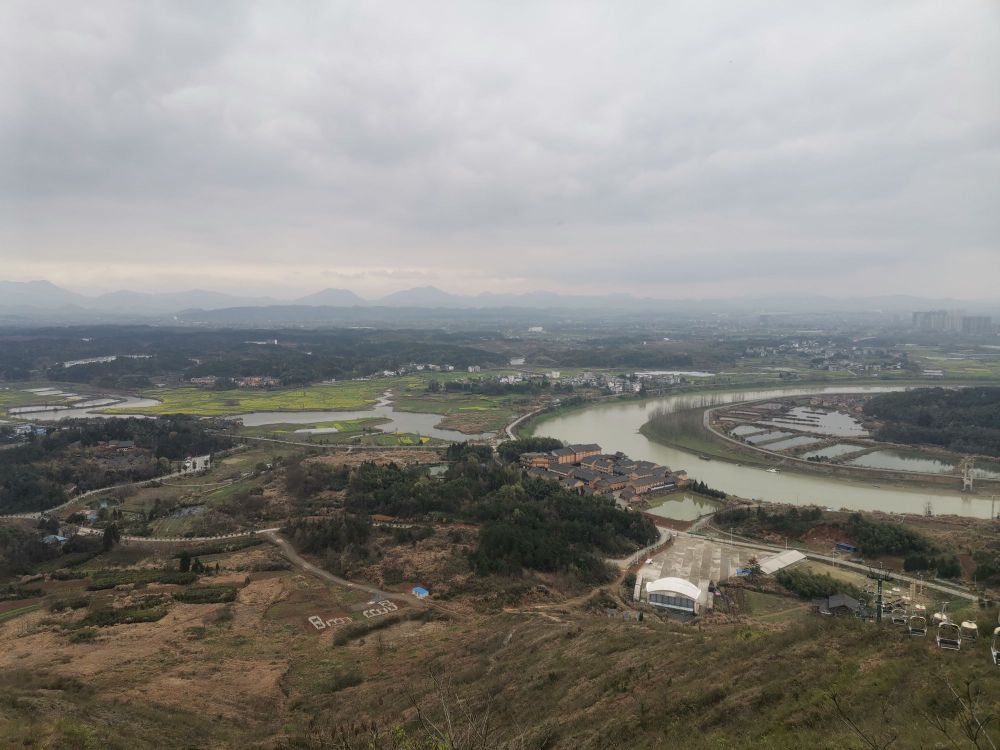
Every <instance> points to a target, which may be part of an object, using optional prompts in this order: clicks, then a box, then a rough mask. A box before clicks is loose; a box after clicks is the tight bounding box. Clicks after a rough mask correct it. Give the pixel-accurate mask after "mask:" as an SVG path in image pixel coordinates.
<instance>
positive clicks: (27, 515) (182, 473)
mask: <svg viewBox="0 0 1000 750" xmlns="http://www.w3.org/2000/svg"><path fill="white" fill-rule="evenodd" d="M196 473H197V472H194V471H176V472H174V473H173V474H164V475H163V476H159V477H153V478H152V479H143V480H141V481H138V482H126V483H125V484H113V485H111V486H110V487H101V488H99V489H96V490H89V491H87V492H84V493H83V494H80V495H77V496H76V497H73V498H70V499H69V500H67V501H66V502H64V503H62V504H61V505H57V506H55V507H54V508H48V509H46V510H40V511H35V512H33V513H8V514H6V515H0V520H2V519H4V518H29V519H35V520H37V519H39V518H41V517H42V516H47V515H48V514H49V513H55V512H56V511H60V510H63V509H64V508H68V507H69V506H71V505H73V504H74V503H78V502H80V501H81V500H83V499H84V498H86V497H90V496H91V495H96V494H98V493H100V492H110V491H111V490H117V489H121V488H123V487H141V486H143V485H147V484H151V483H153V482H162V481H163V480H164V479H176V478H177V477H186V476H191V475H192V474H196Z"/></svg>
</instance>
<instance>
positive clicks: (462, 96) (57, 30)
mask: <svg viewBox="0 0 1000 750" xmlns="http://www.w3.org/2000/svg"><path fill="white" fill-rule="evenodd" d="M0 29H2V30H0V158H2V159H3V164H2V177H0V179H2V185H0V279H7V280H28V279H34V278H47V279H50V280H52V281H54V282H56V283H59V284H62V285H65V286H68V287H70V288H73V289H76V290H80V291H104V290H109V289H114V288H121V287H129V288H133V289H141V290H174V289H183V288H191V287H201V288H213V289H220V290H225V291H232V292H246V293H255V294H258V293H270V294H275V295H279V296H280V295H287V294H296V293H302V292H312V291H316V290H318V289H320V288H323V287H329V286H333V287H348V288H351V289H354V290H355V291H357V292H359V293H361V294H362V295H367V296H373V295H377V294H381V293H384V292H389V291H394V290H396V289H401V288H406V287H411V286H418V285H425V284H433V285H436V286H439V287H441V288H443V289H446V290H449V291H455V292H466V293H468V292H478V291H528V290H535V289H550V290H553V291H560V292H586V293H593V292H601V291H630V292H633V293H637V294H642V295H649V296H656V297H717V296H720V297H721V296H736V295H740V296H741V295H754V296H756V295H760V294H773V293H783V292H788V293H793V294H796V295H800V294H808V293H816V294H827V295H834V296H855V295H859V294H882V293H909V294H921V295H926V296H958V297H991V298H996V297H1000V3H997V2H996V1H995V0H981V1H978V2H977V1H974V0H948V1H947V2H942V0H927V1H921V0H901V1H900V2H875V3H873V2H871V0H861V1H859V2H850V1H849V0H837V2H829V3H815V2H802V0H790V1H789V2H779V1H777V0H765V1H762V2H756V3H755V2H742V1H741V2H733V1H732V0H725V1H724V2H711V1H706V0H698V1H697V2H691V1H689V2H683V3H681V2H669V1H665V0H654V1H650V2H601V3H587V2H583V1H582V0H570V1H569V2H565V3H559V2H553V3H549V2H534V1H531V2H529V1H527V0H525V1H523V2H521V1H519V0H512V1H507V2H473V1H471V0H455V2H450V3H438V2H428V1H426V0H425V1H423V2H418V3H413V2H359V3H347V2H303V1H297V2H283V1H275V2H251V1H249V0H239V1H238V2H225V1H223V0H208V1H206V0H197V1H196V2H178V1H177V0H171V1H169V2H166V1H164V2H152V1H146V0H143V1H139V0H136V1H135V2H103V1H102V0H87V2H75V1H70V2H67V1H65V0H60V1H59V2H47V1H45V0H26V1H25V2H19V1H18V0H6V2H3V3H2V5H0Z"/></svg>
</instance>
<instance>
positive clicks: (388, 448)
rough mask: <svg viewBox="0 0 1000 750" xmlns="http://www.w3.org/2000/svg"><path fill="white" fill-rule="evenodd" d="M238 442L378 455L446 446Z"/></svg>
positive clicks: (243, 437)
mask: <svg viewBox="0 0 1000 750" xmlns="http://www.w3.org/2000/svg"><path fill="white" fill-rule="evenodd" d="M236 439H237V440H256V441H257V442H262V443H277V444H278V445H297V446H301V447H303V448H317V449H320V450H328V451H343V452H344V453H351V452H353V451H371V452H373V453H377V452H378V451H394V450H399V449H400V448H406V449H407V450H409V449H413V448H417V449H421V450H426V451H434V450H441V449H442V448H443V447H444V446H443V445H441V444H437V445H342V444H341V445H324V444H323V443H305V442H302V441H297V440H278V439H277V438H265V437H250V436H249V435H240V436H239V437H237V438H236Z"/></svg>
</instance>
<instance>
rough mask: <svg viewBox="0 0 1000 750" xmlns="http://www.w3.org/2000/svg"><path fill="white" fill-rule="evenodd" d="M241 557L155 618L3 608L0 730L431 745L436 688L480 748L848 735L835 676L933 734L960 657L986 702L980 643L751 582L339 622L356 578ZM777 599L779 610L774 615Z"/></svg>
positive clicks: (95, 738)
mask: <svg viewBox="0 0 1000 750" xmlns="http://www.w3.org/2000/svg"><path fill="white" fill-rule="evenodd" d="M241 554H243V555H244V556H247V555H248V554H253V555H265V554H267V551H266V550H256V551H254V552H252V553H241ZM252 579H253V580H252V581H251V583H250V584H249V585H247V586H245V587H244V588H242V589H241V590H240V592H239V597H238V598H237V600H236V601H235V602H232V603H229V604H183V603H174V604H173V605H172V606H171V608H170V611H169V613H168V614H167V615H166V617H164V618H163V619H161V620H159V621H158V622H151V623H138V624H132V625H115V626H112V627H107V628H99V629H96V630H97V632H96V634H95V635H94V636H92V637H91V638H90V639H89V640H81V641H78V642H74V639H73V637H72V633H73V632H80V631H79V630H76V631H72V630H67V631H64V630H63V629H62V628H61V627H60V626H59V625H57V624H56V623H58V622H68V621H72V620H73V619H74V618H76V617H79V615H76V614H74V613H60V614H47V613H42V612H35V613H32V614H27V615H24V616H22V617H20V618H17V619H12V620H9V621H7V622H5V623H0V744H2V745H4V746H10V747H12V746H15V745H16V746H21V745H25V744H34V746H38V747H95V748H97V747H100V748H133V747H144V746H150V747H151V746H156V747H163V748H174V747H177V748H181V747H262V748H277V747H299V748H320V747H342V746H343V747H362V746H365V745H361V744H347V745H339V744H338V745H335V744H333V738H334V737H336V736H338V733H340V735H341V737H343V733H344V732H345V731H346V732H347V734H348V735H349V736H354V737H358V736H361V735H364V736H370V733H371V731H372V729H371V727H372V726H374V728H375V729H374V731H375V732H376V734H377V735H378V736H379V738H380V739H379V741H378V744H377V745H376V746H377V747H404V746H406V747H431V746H442V745H431V744H425V743H427V742H429V741H430V739H431V738H432V735H433V731H432V730H431V729H430V725H431V724H432V723H433V724H434V725H435V726H438V727H443V726H444V711H445V709H447V710H448V711H449V712H450V713H451V715H452V721H453V722H454V726H455V734H456V735H461V734H467V733H469V734H475V733H477V732H479V733H483V732H484V723H483V722H484V720H485V719H486V718H488V719H489V721H488V725H486V726H485V735H486V739H485V741H484V742H482V743H480V744H478V745H476V746H479V747H488V748H493V747H529V748H542V747H548V748H581V749H583V748H608V747H633V748H653V747H664V746H667V745H669V744H672V743H674V742H676V741H677V740H678V739H679V738H683V744H684V746H685V747H689V748H695V749H698V748H746V747H754V748H770V749H772V750H783V749H785V748H802V747H811V748H852V747H863V745H862V744H861V742H860V740H859V739H858V738H857V736H856V735H855V733H854V732H853V731H852V730H851V729H850V728H848V726H847V725H846V724H845V722H844V720H843V717H842V715H841V714H840V713H839V712H838V709H837V708H836V705H835V703H834V697H836V698H837V700H838V701H839V703H840V705H841V707H842V709H843V711H844V713H845V715H846V716H847V717H848V718H850V719H851V720H852V721H854V722H856V723H857V725H858V728H859V729H860V730H861V731H862V732H864V733H866V734H868V735H869V736H871V737H872V738H875V739H877V740H879V741H881V742H885V741H886V740H888V739H890V738H891V737H893V736H896V737H897V739H896V741H895V742H894V743H893V744H891V745H888V746H889V747H894V748H917V747H921V748H933V747H946V746H950V745H949V744H948V743H947V740H946V738H945V736H944V734H942V733H941V732H940V731H939V730H937V729H935V728H934V727H933V726H932V724H931V720H933V721H940V722H941V723H942V725H943V726H944V727H945V728H946V729H947V730H948V731H950V732H952V734H953V735H954V736H955V737H956V739H960V738H961V736H962V735H961V728H960V727H959V726H958V723H957V722H958V720H959V719H960V718H961V710H960V707H959V704H958V703H957V701H956V700H955V699H954V697H953V696H952V695H951V693H950V691H949V689H948V688H947V687H946V685H947V684H951V685H952V686H954V687H955V688H956V689H957V690H958V691H959V692H960V693H962V692H963V691H965V690H966V680H969V679H971V680H974V683H973V686H974V690H979V691H981V697H980V698H979V699H978V702H979V707H978V710H979V712H980V715H981V717H982V718H984V719H985V718H986V717H987V716H991V715H992V716H996V715H997V714H998V712H1000V702H998V698H1000V670H997V669H996V668H995V667H992V666H991V665H990V663H989V653H988V649H987V648H986V644H985V643H983V642H980V643H978V644H975V645H974V646H973V647H971V648H967V649H963V650H962V651H961V652H958V653H954V652H940V651H938V650H937V648H936V647H935V646H934V643H933V639H932V638H922V639H911V638H909V637H907V636H905V635H904V634H903V633H902V632H900V631H899V630H898V629H896V628H893V627H891V626H888V625H886V626H875V625H863V624H860V623H857V622H853V621H844V620H831V619H820V618H818V617H815V616H812V615H807V614H804V612H803V611H802V610H801V609H798V608H795V607H794V605H795V602H794V600H781V599H777V598H775V599H774V601H771V600H770V599H767V595H754V596H753V597H751V598H750V600H751V602H752V606H753V607H754V608H755V609H754V612H753V613H751V614H750V615H749V616H746V617H743V618H740V619H738V620H737V621H733V622H727V623H722V622H719V623H715V624H711V623H704V624H703V625H702V626H700V627H698V626H694V627H692V626H684V625H678V624H671V623H664V622H660V621H659V620H658V619H656V618H655V617H651V618H647V619H646V620H645V621H644V622H642V623H635V622H622V621H620V620H611V619H607V618H606V617H604V615H603V610H598V609H596V608H589V607H588V603H587V602H577V603H575V604H562V605H560V604H558V603H551V604H541V605H536V606H521V607H514V608H510V607H508V608H507V609H506V610H504V611H499V610H498V611H495V612H493V613H476V612H475V611H474V610H471V609H469V608H468V607H465V606H462V605H461V604H457V603H456V604H452V605H449V608H448V611H443V612H437V613H432V614H430V615H429V616H428V615H427V614H424V615H420V616H417V617H415V618H414V617H413V616H412V615H410V616H406V617H398V618H396V619H393V620H387V622H389V623H391V624H389V625H388V626H387V627H382V628H380V629H377V630H373V629H370V627H369V628H367V629H366V628H362V629H361V631H357V630H356V631H354V632H353V635H352V636H350V637H347V635H346V634H347V631H341V632H342V635H343V637H339V638H338V637H337V635H336V633H335V632H334V629H329V630H326V631H316V630H315V629H314V628H311V627H309V626H308V625H307V624H306V623H305V622H304V621H305V618H306V617H307V616H308V615H310V614H315V613H319V614H321V615H324V616H326V615H329V614H334V613H336V612H349V611H350V610H351V608H352V607H364V606H368V605H365V604H363V597H362V598H360V599H359V598H358V596H357V595H355V594H352V593H350V592H345V591H342V590H337V589H328V588H326V587H325V586H324V585H322V584H320V583H318V582H316V581H315V580H313V579H309V578H304V577H303V576H301V575H299V574H297V573H294V572H289V571H284V572H280V573H276V574H253V576H252ZM227 580H228V579H227ZM612 593H614V592H612ZM765 599H767V600H766V601H765ZM782 602H785V603H784V604H782ZM783 607H791V608H792V609H790V610H789V611H794V612H795V613H796V616H795V617H778V618H776V614H778V615H780V614H781V613H782V611H783V609H782V608H783ZM404 611H405V612H415V611H416V610H412V609H406V608H404ZM984 616H985V615H984ZM355 617H356V618H359V617H360V615H359V614H357V613H356V614H355ZM989 617H995V614H993V615H989ZM356 621H357V620H356ZM361 621H362V622H365V621H364V620H363V618H362V619H361ZM368 624H369V626H370V624H371V621H368ZM883 707H885V713H884V714H883V711H882V709H883ZM928 717H929V718H928ZM359 723H363V724H364V726H365V727H366V728H365V730H364V732H360V731H359V730H357V727H358V725H359ZM350 727H354V729H349V728H350ZM990 731H991V732H992V733H993V734H992V736H993V738H994V741H996V740H997V739H998V738H997V736H996V735H997V729H996V727H992V728H991V729H990ZM404 737H405V738H408V739H407V740H406V742H409V743H411V744H405V743H404V742H403V740H402V738H404ZM443 746H445V747H448V746H449V745H447V744H446V745H443ZM450 746H453V747H468V746H472V745H468V744H464V743H458V744H454V745H450ZM958 746H959V747H972V745H968V744H967V743H965V744H962V743H959V744H958ZM983 746H984V747H985V743H984V744H983Z"/></svg>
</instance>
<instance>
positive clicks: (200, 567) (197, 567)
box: [191, 557, 205, 573]
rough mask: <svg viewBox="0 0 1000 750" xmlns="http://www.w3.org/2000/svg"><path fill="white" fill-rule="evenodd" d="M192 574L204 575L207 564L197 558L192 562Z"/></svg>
mask: <svg viewBox="0 0 1000 750" xmlns="http://www.w3.org/2000/svg"><path fill="white" fill-rule="evenodd" d="M191 572H192V573H204V572H205V564H204V563H203V562H202V561H201V560H199V559H198V558H197V557H196V558H195V559H194V560H193V561H192V562H191Z"/></svg>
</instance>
